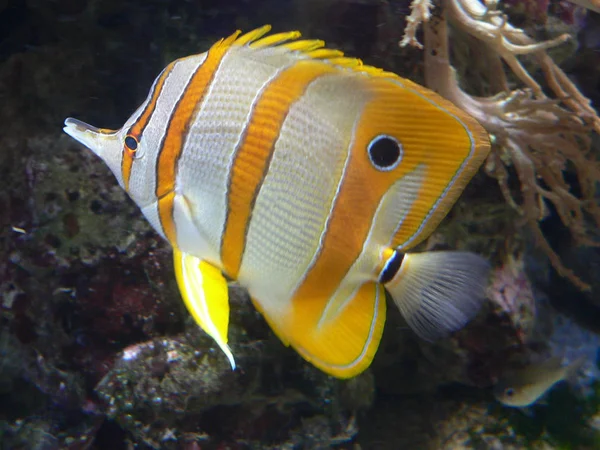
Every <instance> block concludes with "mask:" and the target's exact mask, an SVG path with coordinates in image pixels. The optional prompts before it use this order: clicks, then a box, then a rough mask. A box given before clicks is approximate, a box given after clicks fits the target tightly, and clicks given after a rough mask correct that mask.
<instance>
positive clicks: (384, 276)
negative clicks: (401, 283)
mask: <svg viewBox="0 0 600 450" xmlns="http://www.w3.org/2000/svg"><path fill="white" fill-rule="evenodd" d="M403 260H404V253H401V252H399V251H398V250H396V251H394V254H393V255H392V257H391V258H390V259H388V260H387V262H386V263H385V266H384V267H383V270H382V271H381V275H379V282H380V283H383V284H385V283H387V282H389V281H391V280H392V279H393V278H394V277H395V276H396V274H397V273H398V270H400V266H402V261H403Z"/></svg>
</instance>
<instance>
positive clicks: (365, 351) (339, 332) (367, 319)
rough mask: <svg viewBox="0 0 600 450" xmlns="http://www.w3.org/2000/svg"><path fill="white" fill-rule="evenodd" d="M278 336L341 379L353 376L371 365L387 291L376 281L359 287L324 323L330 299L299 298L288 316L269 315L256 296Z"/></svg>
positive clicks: (312, 361)
mask: <svg viewBox="0 0 600 450" xmlns="http://www.w3.org/2000/svg"><path fill="white" fill-rule="evenodd" d="M253 301H254V304H255V305H256V307H257V309H258V310H260V311H261V312H262V313H263V315H264V317H265V319H266V321H267V322H268V323H269V325H270V326H271V328H272V329H273V331H274V332H275V333H276V334H277V336H278V337H279V338H280V339H281V340H282V341H283V342H284V343H285V344H286V345H291V346H292V347H293V348H294V349H295V350H296V351H297V352H298V353H299V354H300V355H301V356H302V357H303V358H304V359H306V360H307V361H309V362H310V363H312V364H314V365H315V366H316V367H318V368H319V369H321V370H322V371H324V372H326V373H328V374H329V375H333V376H335V377H338V378H351V377H354V376H356V375H358V374H359V373H361V372H362V371H364V370H365V369H367V368H368V367H369V365H370V364H371V361H372V360H373V357H374V356H375V352H376V351H377V347H378V346H379V341H380V340H381V335H382V333H383V326H384V324H385V314H386V304H385V290H384V289H383V287H382V286H381V285H380V284H378V283H375V282H368V283H365V284H363V285H362V286H360V287H359V288H358V289H357V290H356V291H354V293H353V294H352V296H351V297H350V298H348V300H347V302H346V305H344V307H343V308H342V309H341V312H340V313H339V314H338V315H337V316H336V317H334V318H333V319H331V320H329V321H324V323H320V322H321V318H322V316H323V313H324V312H325V310H326V308H327V304H328V302H329V299H325V298H316V299H315V298H307V299H299V301H298V302H297V304H296V305H295V306H294V308H293V309H292V310H291V312H290V313H289V314H287V315H285V314H284V315H281V314H269V313H268V312H267V311H265V310H264V309H263V308H261V305H260V302H258V301H257V300H256V299H253Z"/></svg>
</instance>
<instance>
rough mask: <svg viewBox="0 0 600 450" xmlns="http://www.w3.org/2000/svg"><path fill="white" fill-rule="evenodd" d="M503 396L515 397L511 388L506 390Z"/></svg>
mask: <svg viewBox="0 0 600 450" xmlns="http://www.w3.org/2000/svg"><path fill="white" fill-rule="evenodd" d="M504 394H506V396H507V397H512V396H513V395H515V390H514V389H513V388H506V389H505V390H504Z"/></svg>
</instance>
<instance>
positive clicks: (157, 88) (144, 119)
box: [121, 61, 177, 190]
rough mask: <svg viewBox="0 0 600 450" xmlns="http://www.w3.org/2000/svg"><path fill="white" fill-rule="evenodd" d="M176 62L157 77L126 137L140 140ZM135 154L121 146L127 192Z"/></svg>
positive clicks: (122, 168)
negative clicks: (145, 103)
mask: <svg viewBox="0 0 600 450" xmlns="http://www.w3.org/2000/svg"><path fill="white" fill-rule="evenodd" d="M176 62H177V61H173V62H172V63H171V64H169V65H168V66H167V67H165V69H164V70H163V71H162V73H161V74H160V75H159V77H158V80H156V83H155V85H154V88H153V90H152V92H151V93H150V101H149V102H148V104H147V105H146V107H145V108H144V111H142V114H141V115H140V116H139V117H138V118H137V120H136V121H135V123H134V124H133V125H132V126H131V127H130V128H129V131H128V132H127V136H132V137H134V138H135V139H136V140H137V141H138V142H139V141H140V139H141V138H142V133H143V132H144V130H145V129H146V126H147V125H148V122H150V118H151V117H152V114H153V113H154V110H155V109H156V103H157V102H158V98H159V97H160V94H161V92H162V89H163V86H164V84H165V81H166V79H167V77H168V76H169V74H170V73H171V70H173V67H174V66H175V63H176ZM134 156H135V152H132V151H131V150H129V149H128V148H127V146H126V145H123V159H122V160H121V174H122V176H123V183H124V185H125V190H129V179H130V178H131V168H132V167H133V160H134Z"/></svg>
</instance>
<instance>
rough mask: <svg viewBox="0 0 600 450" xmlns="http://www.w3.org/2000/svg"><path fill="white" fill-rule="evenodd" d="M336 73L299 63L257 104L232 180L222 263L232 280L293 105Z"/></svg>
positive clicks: (325, 67) (329, 68)
mask: <svg viewBox="0 0 600 450" xmlns="http://www.w3.org/2000/svg"><path fill="white" fill-rule="evenodd" d="M334 72H336V69H334V68H333V67H332V66H328V65H326V64H323V63H320V62H315V61H299V62H297V63H296V64H295V65H293V66H291V67H290V68H289V69H286V70H284V71H283V72H282V73H281V74H280V75H279V76H278V77H277V78H275V79H274V80H273V81H271V82H270V83H269V85H268V86H267V87H266V88H265V89H264V91H263V92H262V94H261V96H260V98H259V99H258V101H256V102H255V103H254V107H253V109H252V111H251V113H250V122H249V124H248V125H247V127H246V130H245V132H244V135H243V137H242V139H241V143H240V145H239V146H238V150H237V152H236V155H235V159H234V161H233V165H232V169H231V174H230V181H229V189H228V209H227V218H226V221H225V231H224V233H223V239H222V241H221V260H222V262H223V267H224V271H225V272H226V273H227V274H228V275H229V276H230V277H232V278H237V275H238V273H239V270H240V266H241V263H242V256H243V254H244V248H245V244H246V235H247V230H248V225H249V223H250V218H251V215H252V209H253V208H254V203H255V201H256V197H257V196H258V192H259V191H260V187H261V185H262V182H263V180H264V178H265V175H266V173H267V171H268V168H269V164H270V161H271V157H272V155H273V152H274V150H275V143H276V142H277V139H278V137H279V133H280V131H281V127H282V126H283V122H284V121H285V118H286V117H287V115H288V113H289V110H290V108H291V106H292V104H293V103H294V102H296V101H297V100H298V99H300V98H301V97H302V95H303V94H304V92H305V90H306V88H307V87H308V85H309V84H310V83H311V82H312V81H314V80H315V79H317V78H319V77H321V76H323V75H324V74H327V73H334Z"/></svg>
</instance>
